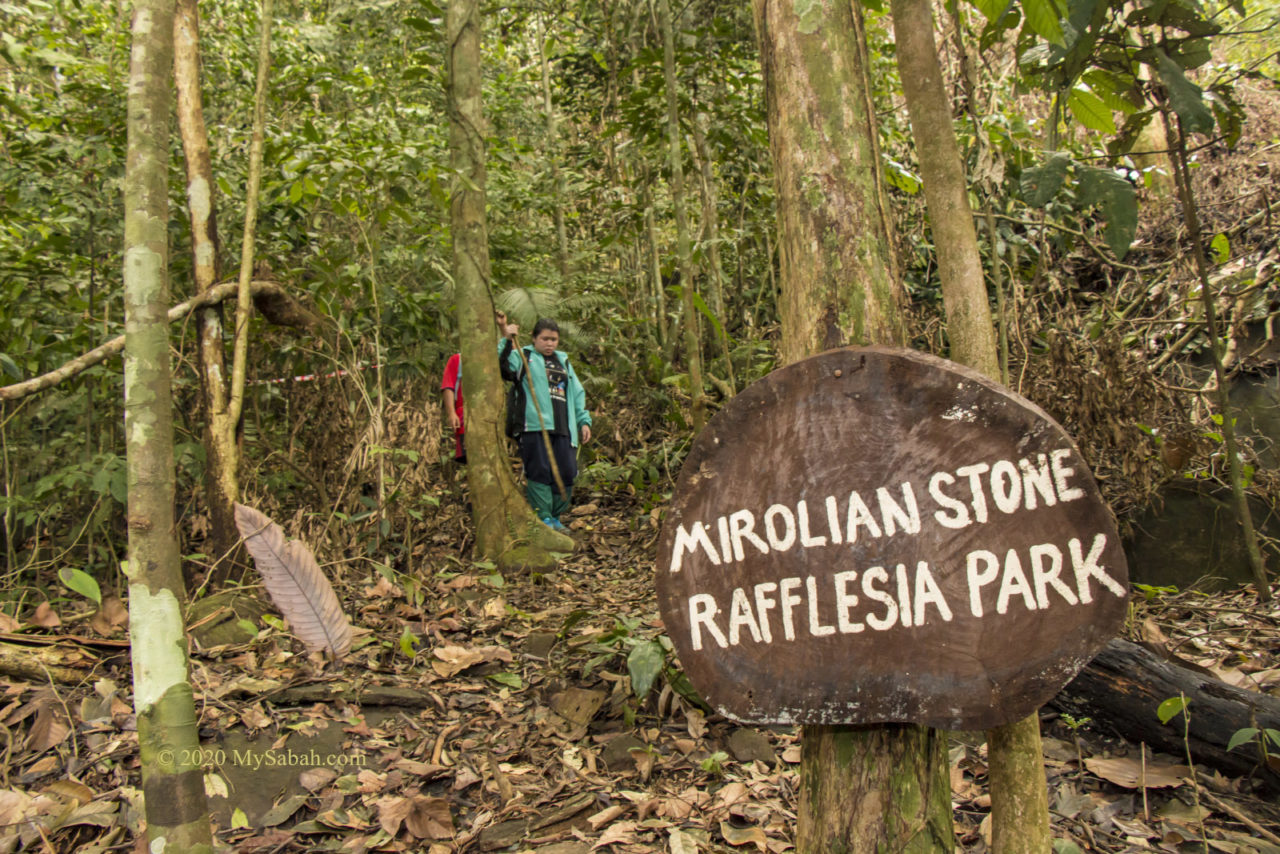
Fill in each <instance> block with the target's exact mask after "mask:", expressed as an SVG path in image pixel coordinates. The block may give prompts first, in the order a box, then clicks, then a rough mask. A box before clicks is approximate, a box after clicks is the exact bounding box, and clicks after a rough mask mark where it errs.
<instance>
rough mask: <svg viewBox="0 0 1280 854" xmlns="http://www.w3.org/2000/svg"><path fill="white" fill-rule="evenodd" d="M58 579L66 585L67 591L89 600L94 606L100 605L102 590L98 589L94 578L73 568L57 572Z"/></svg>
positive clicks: (64, 568) (65, 568)
mask: <svg viewBox="0 0 1280 854" xmlns="http://www.w3.org/2000/svg"><path fill="white" fill-rule="evenodd" d="M58 579H59V580H60V581H61V582H62V583H63V584H64V585H66V587H67V589H68V590H72V591H74V592H76V593H79V594H80V595H81V596H83V597H85V598H86V599H89V600H91V601H92V602H93V603H94V604H95V605H101V604H102V589H101V588H99V587H98V582H97V581H95V580H94V577H93V576H92V575H90V574H89V573H87V572H85V571H84V570H82V569H76V568H75V567H63V568H62V569H60V570H58Z"/></svg>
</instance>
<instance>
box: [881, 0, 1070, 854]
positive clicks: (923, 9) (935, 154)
mask: <svg viewBox="0 0 1280 854" xmlns="http://www.w3.org/2000/svg"><path fill="white" fill-rule="evenodd" d="M891 8H892V12H893V29H894V43H895V44H896V45H897V59H898V70H899V72H900V76H901V78H902V90H903V94H904V95H905V96H906V100H907V112H908V114H909V115H910V117H911V129H912V137H913V139H914V140H915V144H916V154H917V156H918V158H919V163H920V175H921V178H922V180H923V182H924V196H925V204H926V206H927V209H928V215H929V226H930V228H931V229H932V231H933V242H934V246H935V247H937V254H938V275H939V277H940V278H941V280H942V303H943V307H944V309H945V310H946V315H947V337H948V340H949V341H950V345H951V358H952V359H953V360H955V361H957V362H959V363H960V364H962V365H968V366H969V367H971V368H974V369H976V370H978V371H981V372H982V373H984V374H986V375H987V376H988V377H991V378H992V379H993V380H995V381H996V382H999V381H1000V359H999V354H998V352H997V350H996V340H995V331H994V330H993V328H992V325H991V304H990V301H989V299H988V297H987V288H986V283H985V279H984V277H983V270H982V256H981V254H980V253H979V251H978V236H977V232H976V230H975V228H974V225H973V211H972V209H971V208H970V207H969V195H968V184H967V182H966V180H965V175H964V164H963V161H962V160H961V157H960V146H959V145H958V144H957V143H956V136H955V131H954V129H953V128H952V124H951V120H952V117H951V105H950V102H949V101H948V99H947V94H946V91H945V89H944V87H943V83H942V69H941V67H940V65H939V63H938V51H937V46H936V45H935V43H934V40H933V9H932V7H931V5H930V2H929V0H892V4H891ZM994 263H996V264H999V263H1000V262H999V259H998V258H997V259H995V260H994ZM987 746H988V749H989V751H990V757H991V809H992V826H993V846H992V847H993V849H994V851H995V852H996V854H1038V852H1044V851H1048V850H1049V847H1050V845H1051V836H1050V832H1049V801H1048V790H1047V787H1046V785H1045V776H1044V756H1043V753H1042V751H1041V745H1040V718H1039V716H1038V715H1037V714H1034V713H1033V714H1031V715H1028V716H1027V717H1026V718H1024V719H1022V720H1021V721H1017V722H1015V723H1012V724H1009V725H1007V726H1003V727H998V728H996V729H994V730H991V731H989V732H988V733H987Z"/></svg>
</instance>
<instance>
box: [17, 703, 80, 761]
mask: <svg viewBox="0 0 1280 854" xmlns="http://www.w3.org/2000/svg"><path fill="white" fill-rule="evenodd" d="M70 734H71V727H69V726H67V724H66V722H65V720H64V718H63V715H62V713H61V712H60V711H55V710H54V708H53V707H52V706H44V707H43V708H41V709H40V713H39V714H38V715H36V722H35V723H33V724H32V725H31V732H30V734H28V736H27V744H26V747H27V749H28V750H32V751H35V752H36V753H42V752H44V751H46V750H48V749H49V748H50V747H53V746H54V745H55V744H61V743H62V742H63V741H65V740H66V738H67V736H68V735H70Z"/></svg>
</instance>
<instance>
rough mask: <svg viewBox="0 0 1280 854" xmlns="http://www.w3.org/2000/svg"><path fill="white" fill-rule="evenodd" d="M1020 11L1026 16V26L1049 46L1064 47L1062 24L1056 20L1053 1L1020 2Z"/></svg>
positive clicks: (1056, 10)
mask: <svg viewBox="0 0 1280 854" xmlns="http://www.w3.org/2000/svg"><path fill="white" fill-rule="evenodd" d="M1022 11H1023V14H1025V15H1026V16H1027V24H1028V25H1029V26H1030V27H1031V29H1032V30H1034V31H1035V34H1036V35H1038V36H1040V38H1042V39H1044V40H1045V41H1047V42H1050V43H1051V44H1056V45H1058V46H1060V47H1065V46H1066V42H1065V40H1064V39H1063V37H1062V22H1061V21H1060V19H1059V18H1058V9H1057V6H1056V4H1055V3H1054V2H1053V0H1022Z"/></svg>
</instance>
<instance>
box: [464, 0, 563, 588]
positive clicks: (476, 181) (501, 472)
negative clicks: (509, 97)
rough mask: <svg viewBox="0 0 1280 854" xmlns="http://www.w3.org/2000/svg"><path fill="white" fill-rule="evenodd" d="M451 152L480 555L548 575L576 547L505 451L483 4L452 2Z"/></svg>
mask: <svg viewBox="0 0 1280 854" xmlns="http://www.w3.org/2000/svg"><path fill="white" fill-rule="evenodd" d="M446 29H447V38H448V42H447V44H446V51H447V54H448V56H447V60H446V62H447V70H448V93H447V94H448V101H449V149H450V155H451V162H452V164H453V168H454V170H455V171H456V172H457V174H458V176H459V179H458V180H456V181H455V183H454V186H453V189H452V193H451V195H450V201H449V211H450V224H451V230H452V233H453V277H454V283H455V287H456V290H457V299H458V328H459V331H460V338H461V352H462V385H463V387H464V388H465V389H466V395H467V397H466V400H467V416H466V417H467V482H468V484H469V485H470V487H471V503H472V513H473V516H474V519H475V527H476V554H477V556H479V557H482V558H486V559H488V560H492V561H494V562H495V563H497V564H498V565H499V566H503V567H520V566H527V567H547V566H551V565H552V564H554V562H555V558H554V557H553V555H552V554H551V553H552V552H553V551H559V552H567V551H570V550H572V548H573V541H572V540H571V539H569V538H568V537H566V536H564V535H562V534H558V533H556V532H555V531H553V530H551V529H550V528H548V527H547V526H546V525H543V524H542V523H541V522H539V521H538V518H537V516H535V515H534V512H533V510H532V509H531V508H530V507H529V505H528V503H526V502H525V500H524V497H523V496H521V495H520V492H519V490H518V489H517V487H516V482H515V479H514V477H512V474H511V468H510V465H509V463H508V462H507V455H506V452H505V445H504V443H505V439H504V438H503V423H504V420H505V419H504V407H505V402H504V400H503V395H502V379H501V375H500V374H499V371H498V358H497V350H496V346H497V341H498V330H497V327H496V325H495V323H494V317H493V298H492V296H491V294H490V291H489V237H488V226H487V223H486V221H485V189H484V188H485V143H484V140H485V131H486V128H485V120H484V114H483V109H482V106H483V105H482V101H481V91H480V31H481V18H480V11H479V0H453V2H451V3H450V4H449V8H448V13H447V16H446Z"/></svg>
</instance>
